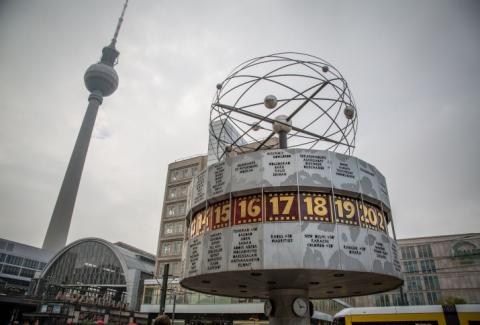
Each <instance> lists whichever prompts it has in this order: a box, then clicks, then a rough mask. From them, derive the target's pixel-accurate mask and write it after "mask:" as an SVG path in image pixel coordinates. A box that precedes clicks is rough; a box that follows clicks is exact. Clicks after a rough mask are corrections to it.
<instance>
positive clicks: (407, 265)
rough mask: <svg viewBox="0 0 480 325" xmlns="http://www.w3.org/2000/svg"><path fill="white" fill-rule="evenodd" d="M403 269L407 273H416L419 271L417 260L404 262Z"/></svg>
mask: <svg viewBox="0 0 480 325" xmlns="http://www.w3.org/2000/svg"><path fill="white" fill-rule="evenodd" d="M403 269H404V271H405V272H406V273H416V272H418V265H417V261H406V262H403Z"/></svg>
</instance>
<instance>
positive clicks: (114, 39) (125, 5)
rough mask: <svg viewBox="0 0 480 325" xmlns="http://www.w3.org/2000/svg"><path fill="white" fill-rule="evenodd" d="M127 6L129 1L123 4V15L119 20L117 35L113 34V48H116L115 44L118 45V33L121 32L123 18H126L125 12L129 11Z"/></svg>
mask: <svg viewBox="0 0 480 325" xmlns="http://www.w3.org/2000/svg"><path fill="white" fill-rule="evenodd" d="M127 6H128V0H125V3H124V4H123V9H122V14H121V15H120V17H119V18H118V23H117V27H116V28H115V33H114V34H113V38H112V43H111V44H110V45H112V46H113V47H115V44H117V38H118V33H119V32H120V27H122V23H123V16H125V10H127Z"/></svg>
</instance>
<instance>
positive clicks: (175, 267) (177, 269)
mask: <svg viewBox="0 0 480 325" xmlns="http://www.w3.org/2000/svg"><path fill="white" fill-rule="evenodd" d="M167 263H168V264H170V266H169V268H168V273H169V274H173V275H177V276H179V275H181V274H180V273H181V272H182V269H181V267H182V264H181V263H180V262H165V263H158V274H160V276H162V275H163V268H164V267H165V264H167Z"/></svg>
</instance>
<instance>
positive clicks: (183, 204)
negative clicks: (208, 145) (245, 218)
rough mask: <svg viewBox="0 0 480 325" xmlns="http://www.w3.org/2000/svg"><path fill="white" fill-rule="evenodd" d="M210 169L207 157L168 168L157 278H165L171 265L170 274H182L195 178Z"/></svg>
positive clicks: (159, 241)
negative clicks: (163, 276)
mask: <svg viewBox="0 0 480 325" xmlns="http://www.w3.org/2000/svg"><path fill="white" fill-rule="evenodd" d="M206 166H207V156H206V155H203V156H195V157H191V158H186V159H181V160H177V161H175V162H173V163H171V164H169V165H168V172H167V180H166V182H165V194H164V199H163V208H162V216H161V219H160V235H159V238H158V247H157V262H156V267H155V275H156V276H157V277H161V275H162V274H163V268H164V265H165V264H167V263H168V264H169V266H170V269H169V274H172V275H174V276H180V274H181V263H180V261H181V259H182V247H183V239H184V234H185V226H186V219H185V217H186V213H187V210H186V208H187V197H188V186H189V184H190V182H191V180H192V177H193V176H194V175H196V174H197V173H198V172H199V171H201V170H202V169H204V168H205V167H206Z"/></svg>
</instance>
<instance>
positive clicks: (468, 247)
mask: <svg viewBox="0 0 480 325" xmlns="http://www.w3.org/2000/svg"><path fill="white" fill-rule="evenodd" d="M398 244H399V249H400V259H401V260H400V261H401V266H402V272H403V277H404V281H405V282H404V285H403V287H402V291H403V300H402V296H401V294H400V290H395V291H391V292H387V293H383V294H376V295H371V296H364V297H357V298H354V300H353V301H354V305H355V306H395V305H402V304H408V305H432V304H437V303H441V302H443V301H445V300H446V299H449V298H450V299H452V298H456V299H459V301H464V302H465V303H469V304H478V303H480V276H479V273H480V233H470V234H459V235H448V236H434V237H422V238H409V239H399V240H398Z"/></svg>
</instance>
